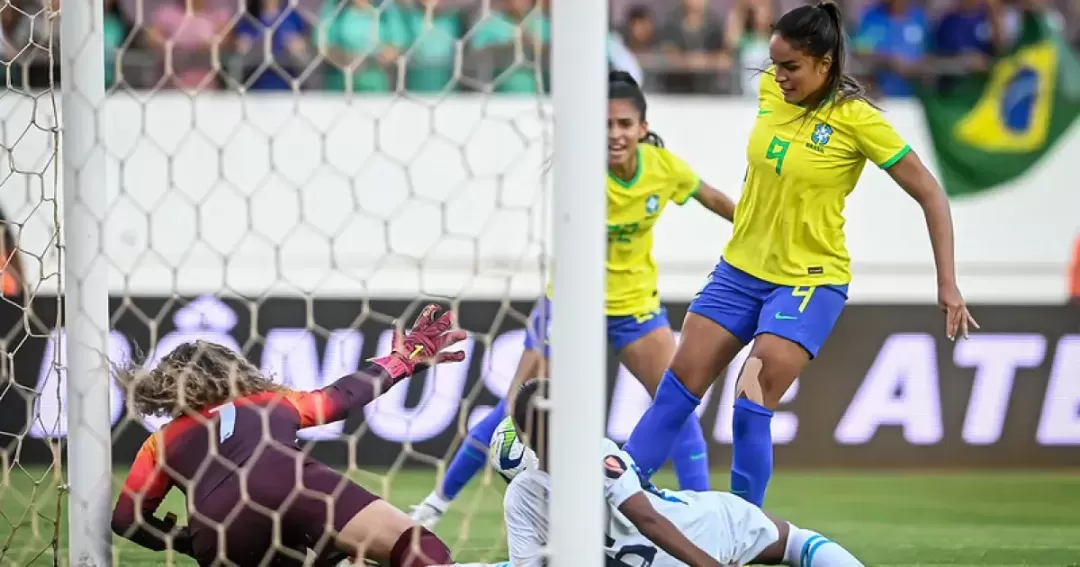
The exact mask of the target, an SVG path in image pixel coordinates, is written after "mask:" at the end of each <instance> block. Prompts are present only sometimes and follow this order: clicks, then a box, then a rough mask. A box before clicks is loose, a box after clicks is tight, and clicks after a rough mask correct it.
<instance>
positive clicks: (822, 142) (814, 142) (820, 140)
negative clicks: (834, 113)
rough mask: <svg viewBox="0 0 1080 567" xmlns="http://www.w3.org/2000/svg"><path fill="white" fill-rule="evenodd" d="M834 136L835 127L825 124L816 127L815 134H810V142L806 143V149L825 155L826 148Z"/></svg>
mask: <svg viewBox="0 0 1080 567" xmlns="http://www.w3.org/2000/svg"><path fill="white" fill-rule="evenodd" d="M832 135H833V127H832V126H829V125H828V124H825V123H820V124H818V125H816V126H814V132H813V133H812V134H810V141H809V142H807V143H806V148H807V149H809V150H811V151H815V152H817V153H819V154H823V153H825V146H827V145H828V144H829V140H830V139H831V138H832Z"/></svg>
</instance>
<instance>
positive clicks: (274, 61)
mask: <svg viewBox="0 0 1080 567" xmlns="http://www.w3.org/2000/svg"><path fill="white" fill-rule="evenodd" d="M305 28H306V26H305V24H304V19H303V18H302V17H301V16H300V14H299V13H297V12H296V10H295V9H294V8H293V6H292V5H291V4H285V3H283V1H282V0H248V6H247V15H246V16H245V17H244V18H242V19H240V21H239V22H238V23H237V24H236V29H235V31H234V34H235V42H236V43H235V48H236V53H237V55H239V56H240V57H241V61H242V65H243V68H242V70H241V73H240V74H239V78H241V79H242V80H243V82H244V84H245V85H247V88H248V89H250V90H255V91H262V90H288V89H291V88H292V87H293V84H294V82H295V81H296V80H297V79H298V78H299V77H300V75H301V73H302V72H303V71H304V69H305V67H306V66H307V64H308V63H309V62H310V61H311V55H310V50H309V48H308V43H307V39H306V37H305V31H306V30H305Z"/></svg>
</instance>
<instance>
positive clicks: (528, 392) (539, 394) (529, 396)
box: [510, 378, 550, 462]
mask: <svg viewBox="0 0 1080 567" xmlns="http://www.w3.org/2000/svg"><path fill="white" fill-rule="evenodd" d="M549 382H550V381H549V380H548V379H547V378H533V379H532V380H529V381H527V382H525V383H524V384H522V385H521V387H520V388H518V391H517V395H515V396H514V407H512V408H510V418H511V419H512V420H513V422H514V429H515V430H517V433H518V436H519V437H521V439H522V441H524V442H525V445H527V446H528V447H529V448H530V449H532V450H533V451H535V452H536V455H537V457H538V458H539V459H540V461H541V462H546V458H547V454H548V452H547V447H548V443H547V441H548V419H547V418H548V416H549V415H550V414H549V412H548V411H547V408H548V406H547V401H548V384H549Z"/></svg>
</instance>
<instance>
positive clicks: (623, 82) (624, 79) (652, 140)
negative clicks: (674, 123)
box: [608, 71, 664, 148]
mask: <svg viewBox="0 0 1080 567" xmlns="http://www.w3.org/2000/svg"><path fill="white" fill-rule="evenodd" d="M608 100H629V101H630V103H631V104H633V105H634V108H636V109H637V111H638V114H639V115H640V118H641V121H642V122H645V112H646V111H647V110H648V105H647V104H646V103H645V93H643V92H641V87H640V86H638V82H637V81H636V80H634V77H633V75H631V74H630V73H627V72H626V71H611V72H610V73H608ZM638 141H639V142H644V143H646V144H652V145H654V146H656V147H658V148H662V147H664V140H663V139H662V138H661V137H660V136H659V135H657V133H656V132H653V131H651V130H650V131H648V132H646V133H645V137H644V138H642V139H640V140H638Z"/></svg>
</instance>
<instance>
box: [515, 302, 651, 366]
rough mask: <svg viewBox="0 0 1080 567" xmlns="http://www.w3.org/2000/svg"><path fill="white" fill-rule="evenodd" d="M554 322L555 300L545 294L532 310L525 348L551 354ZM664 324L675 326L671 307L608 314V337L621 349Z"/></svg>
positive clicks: (611, 343)
mask: <svg viewBox="0 0 1080 567" xmlns="http://www.w3.org/2000/svg"><path fill="white" fill-rule="evenodd" d="M550 325H551V300H550V299H548V298H546V297H545V298H544V299H542V300H540V301H538V302H537V304H536V307H534V308H533V310H532V313H530V314H529V326H528V329H526V333H525V348H526V349H528V350H536V351H541V352H543V353H544V357H545V358H550V357H551V345H550V343H549V341H548V337H549V336H550V333H549V331H550ZM661 328H668V329H670V328H671V322H670V321H668V316H667V308H665V307H664V306H660V307H659V308H658V309H656V310H653V311H649V312H645V313H642V314H640V315H608V317H607V340H608V344H610V345H611V347H612V348H613V349H615V352H618V351H621V350H622V349H623V348H625V347H626V346H627V345H629V344H630V343H632V342H634V341H636V340H638V339H640V338H641V337H644V336H645V335H647V334H649V333H651V332H653V331H655V330H656V329H661Z"/></svg>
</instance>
